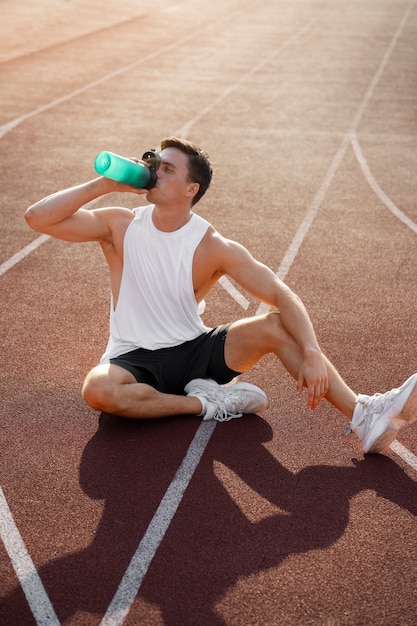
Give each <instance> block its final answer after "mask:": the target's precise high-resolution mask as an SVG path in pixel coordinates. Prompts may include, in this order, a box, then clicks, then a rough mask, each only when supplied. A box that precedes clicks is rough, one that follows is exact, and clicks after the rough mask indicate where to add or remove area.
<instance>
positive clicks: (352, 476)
mask: <svg viewBox="0 0 417 626" xmlns="http://www.w3.org/2000/svg"><path fill="white" fill-rule="evenodd" d="M107 4H108V6H106V3H104V4H103V3H100V7H98V6H96V3H94V2H93V1H92V0H90V3H88V2H81V1H78V2H75V1H74V2H71V3H66V2H63V1H59V0H55V1H52V0H50V1H47V0H42V1H40V2H37V3H36V6H32V5H33V3H29V2H28V0H18V1H15V2H14V3H13V6H9V7H7V8H6V9H4V8H2V12H3V13H4V15H3V16H2V18H1V20H0V41H1V42H2V43H1V44H0V46H1V48H0V62H1V65H0V69H1V71H0V85H1V93H2V105H3V106H2V107H1V111H0V135H1V140H0V145H1V163H2V167H1V171H0V176H1V187H0V188H1V194H2V202H1V211H2V237H1V248H0V255H1V256H0V281H1V289H2V303H3V306H2V308H1V336H2V355H3V366H2V374H1V397H2V406H1V409H0V411H1V413H0V415H1V418H0V419H1V422H0V425H1V431H0V432H1V457H0V487H1V489H2V491H1V492H0V495H1V498H0V524H1V525H0V535H1V538H2V539H3V541H0V592H1V593H0V595H1V599H0V624H2V625H3V624H4V625H5V626H6V625H7V626H11V625H13V626H15V625H16V626H26V625H28V626H29V625H33V624H38V625H41V624H42V625H43V624H63V625H64V624H65V625H66V626H67V625H71V626H75V625H77V626H90V625H91V626H93V625H96V624H103V625H106V624H107V625H109V624H111V625H112V626H115V625H116V624H122V623H124V624H126V625H135V626H136V625H145V626H154V625H155V626H156V625H158V626H159V625H162V624H166V625H174V626H177V625H178V626H188V625H198V626H206V625H207V626H211V625H216V626H217V625H227V626H247V625H251V626H255V625H261V626H281V625H291V626H292V625H302V626H305V625H326V626H333V625H337V626H339V625H355V626H356V625H365V624H366V625H369V624H372V625H378V626H379V625H387V626H392V625H401V626H405V625H415V624H417V611H416V606H417V591H416V590H417V540H416V537H417V522H416V515H417V485H416V480H417V458H416V456H415V455H416V454H417V426H415V425H414V426H411V427H409V428H408V429H405V430H403V431H401V433H400V435H399V443H400V445H399V446H396V447H394V449H393V450H390V451H389V452H388V453H387V454H386V455H384V456H377V457H367V458H364V456H363V454H362V453H361V448H360V444H359V442H358V441H357V439H356V438H355V437H354V436H353V435H352V436H351V437H346V436H345V434H344V425H345V424H344V421H343V420H341V419H340V416H339V415H338V414H337V412H336V411H335V410H334V409H333V408H332V407H330V406H325V405H324V404H323V406H321V407H319V409H317V411H315V412H314V413H309V412H308V411H307V410H306V408H305V406H304V401H300V399H299V398H297V397H296V395H295V385H294V383H293V382H292V381H291V380H290V379H289V377H288V376H287V374H286V373H285V372H284V371H283V368H282V367H281V366H280V365H279V364H276V363H275V362H274V361H273V359H272V358H267V359H265V360H264V361H263V362H262V363H261V364H259V365H258V366H257V367H256V368H255V369H254V370H253V371H252V372H251V373H250V374H248V375H247V376H246V379H247V380H250V381H251V382H254V383H255V384H258V385H260V386H261V387H262V388H263V389H265V391H266V392H267V393H268V395H269V396H270V399H271V407H270V409H269V410H268V411H267V412H266V413H265V414H263V415H259V416H247V417H245V418H244V419H241V420H234V421H232V422H230V423H227V424H219V425H217V426H216V427H215V429H214V427H213V424H210V423H208V424H203V425H201V424H200V421H199V420H198V419H194V418H185V417H184V418H183V417H179V418H176V419H163V420H160V421H156V422H155V421H152V422H127V421H123V420H119V419H115V418H112V417H110V416H106V415H102V416H98V415H97V414H95V413H94V412H93V411H92V410H90V409H89V408H88V407H86V406H85V404H84V403H83V401H82V399H81V395H80V387H81V384H82V381H83V378H84V376H85V374H86V373H87V372H88V370H89V369H90V367H92V366H93V365H94V364H95V363H96V362H97V361H98V359H99V357H100V355H101V353H102V351H103V350H104V347H105V344H106V340H107V328H108V315H107V314H108V306H109V305H108V292H109V287H108V277H107V272H106V267H105V264H104V261H103V259H102V257H101V255H100V251H99V249H98V247H97V246H95V245H74V244H66V243H64V242H60V241H56V240H52V239H48V240H47V241H43V240H38V238H37V237H38V236H37V235H36V233H33V232H32V231H30V230H29V229H28V227H27V226H26V224H25V222H24V220H23V212H24V210H25V208H26V207H27V206H28V205H30V204H31V203H33V202H35V201H36V200H38V199H39V198H41V197H42V196H44V195H46V194H48V193H51V192H53V191H56V190H58V189H60V188H63V187H66V186H69V185H72V184H76V183H77V182H81V181H84V180H87V179H88V178H90V177H93V176H94V170H93V161H94V157H95V155H96V154H97V153H98V152H99V151H101V150H112V151H114V152H119V153H122V154H126V155H128V156H130V155H141V154H142V152H143V151H144V150H146V149H149V148H151V147H154V146H156V145H157V144H158V142H159V140H160V139H161V138H162V137H164V136H166V135H170V134H181V135H182V136H187V137H188V138H189V139H192V140H194V141H196V142H197V143H199V144H200V145H202V146H203V147H204V148H205V149H207V150H208V152H209V153H210V155H211V156H212V159H213V160H214V162H215V166H216V173H215V180H214V183H213V187H212V189H211V190H210V192H209V194H208V195H207V197H206V198H205V199H204V200H203V201H202V202H201V205H198V209H199V212H201V214H202V215H203V216H204V217H205V218H207V219H209V220H210V221H211V222H212V223H213V224H214V225H215V226H216V227H217V228H218V229H219V230H220V231H221V232H222V233H223V234H225V235H226V236H229V237H230V238H234V239H238V240H240V241H242V243H244V244H245V245H246V246H247V247H248V248H249V249H250V250H251V251H252V252H253V253H254V254H255V255H256V256H257V257H258V258H260V259H261V260H263V261H264V262H265V263H267V264H268V265H270V266H271V267H272V268H273V269H274V270H276V271H277V272H278V274H279V275H280V276H281V277H282V278H285V279H286V281H287V282H288V284H289V285H290V286H291V287H292V288H293V289H294V290H295V291H296V292H297V293H298V294H299V295H300V296H301V297H302V299H303V300H304V302H305V303H306V305H307V307H308V309H309V311H310V314H311V317H312V319H313V321H314V324H315V326H316V329H317V334H318V336H319V338H320V342H321V344H322V347H323V349H324V350H325V352H326V353H327V354H328V355H329V356H330V358H331V359H332V360H333V362H334V363H335V365H336V366H337V367H338V368H339V370H340V371H341V372H342V374H343V375H344V377H345V378H346V380H347V382H348V383H349V384H350V385H351V386H352V387H353V388H354V389H355V390H357V391H358V392H362V393H373V392H375V391H385V390H387V389H389V388H391V387H393V386H397V385H398V384H400V383H401V382H402V381H403V380H404V379H405V378H407V377H408V376H409V374H411V373H412V372H413V371H415V370H417V358H416V354H417V353H416V339H417V331H416V323H415V317H416V315H415V313H416V287H417V279H416V241H417V239H416V237H417V209H416V206H417V204H416V196H417V194H416V185H415V179H416V178H415V172H416V168H417V139H416V137H417V133H416V116H415V101H416V84H417V80H416V79H417V66H416V49H417V43H416V42H417V3H416V2H414V1H411V2H408V1H405V0H404V1H402V0H378V2H376V1H375V0H361V2H357V1H354V0H352V1H349V0H348V1H346V0H345V1H343V2H342V1H341V0H340V1H331V0H324V1H322V2H315V1H313V0H311V1H304V2H299V1H296V2H295V1H294V0H287V1H284V0H283V1H281V0H274V1H272V0H270V1H268V0H260V1H258V2H255V1H250V0H248V1H247V2H245V3H244V4H242V3H241V2H238V1H237V0H226V2H218V0H213V1H212V2H211V3H206V2H202V1H200V0H196V1H195V0H193V1H191V0H184V2H179V3H177V4H176V3H175V2H171V1H170V0H168V1H167V2H165V3H157V2H154V3H153V4H149V3H146V2H144V1H143V0H138V1H137V2H134V1H133V0H126V1H125V2H124V3H123V5H121V8H120V7H119V6H113V4H111V3H107ZM90 5H91V6H90ZM9 123H10V125H8V124H9ZM137 202H138V199H137V197H136V196H132V197H130V196H123V198H106V199H105V203H106V204H116V203H124V204H125V203H130V205H129V206H134V204H135V203H137ZM31 242H37V243H40V242H41V245H39V246H38V247H36V249H34V250H33V251H31V252H30V253H28V254H26V252H28V250H26V249H25V246H27V245H28V244H30V243H31ZM22 251H23V252H22ZM14 255H18V256H14ZM244 298H247V302H246V303H245V300H244ZM243 307H246V308H243ZM257 310H258V304H257V303H256V302H254V301H253V300H251V298H250V297H249V296H248V295H247V294H240V298H238V299H236V297H235V296H233V293H232V292H231V290H230V285H229V284H227V283H224V284H223V285H218V286H216V288H215V289H214V291H213V293H212V294H211V296H210V297H209V299H208V309H207V313H206V317H205V321H206V323H207V324H209V325H210V324H211V325H215V324H218V323H223V322H227V321H229V320H233V319H237V318H239V317H242V316H245V315H250V314H254V313H255V312H256V311H257ZM195 437H196V438H195ZM190 444H191V450H189V446H190ZM205 444H207V447H205V448H204V446H205ZM187 450H188V451H189V452H188V455H187ZM186 455H187V456H186ZM179 468H180V470H179ZM178 470H179V471H178ZM193 472H194V473H193ZM183 492H184V493H183ZM126 572H127V573H128V576H127V578H126V577H125V578H123V577H124V575H125V573H126ZM24 591H25V593H26V596H27V597H25V593H24ZM31 594H32V595H31ZM112 600H113V603H112ZM111 603H112V604H111ZM113 609H114V610H113Z"/></svg>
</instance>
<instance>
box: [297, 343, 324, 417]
mask: <svg viewBox="0 0 417 626" xmlns="http://www.w3.org/2000/svg"><path fill="white" fill-rule="evenodd" d="M304 387H306V388H307V407H308V408H309V409H312V410H313V409H315V408H316V407H317V406H318V405H319V403H320V402H321V400H323V398H324V397H325V396H326V394H327V392H328V390H329V379H328V374H327V367H326V363H325V361H324V358H323V356H322V354H321V353H319V352H309V353H308V354H306V355H305V356H304V361H303V363H302V365H301V368H300V372H299V375H298V382H297V394H298V395H299V396H300V395H301V394H302V392H303V388H304Z"/></svg>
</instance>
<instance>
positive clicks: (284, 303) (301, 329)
mask: <svg viewBox="0 0 417 626" xmlns="http://www.w3.org/2000/svg"><path fill="white" fill-rule="evenodd" d="M215 236H218V235H217V234H216V235H215ZM220 239H223V238H220ZM220 248H221V249H222V252H221V257H222V267H221V271H222V272H223V273H225V274H227V275H228V276H230V277H231V278H232V279H233V280H235V281H236V282H237V283H238V284H239V285H240V286H241V287H243V288H244V289H246V291H248V292H249V293H250V294H252V295H253V296H254V297H255V298H257V299H258V300H260V301H261V302H264V303H265V304H268V305H269V306H271V307H273V308H275V309H277V310H278V311H279V312H280V316H281V322H282V324H283V326H284V328H285V329H286V330H287V332H288V333H289V334H290V335H291V336H292V337H293V339H295V341H296V342H297V344H298V345H299V347H300V348H301V351H302V353H303V357H304V361H303V365H302V367H301V370H300V374H299V378H298V384H297V392H298V394H301V393H302V390H303V387H304V385H305V386H306V387H307V390H308V399H307V402H308V406H309V407H310V408H315V407H316V406H317V405H318V404H319V402H320V400H321V399H322V398H323V397H324V396H325V395H326V393H327V391H328V376H327V367H326V364H325V360H324V357H323V354H322V352H321V349H320V346H319V343H318V341H317V337H316V334H315V331H314V328H313V324H312V322H311V320H310V317H309V315H308V313H307V310H306V308H305V306H304V304H303V302H302V301H301V299H300V298H299V297H298V296H297V295H296V294H295V293H294V292H293V291H292V290H291V289H290V288H289V287H288V286H287V285H286V284H285V283H284V282H283V281H281V280H280V279H279V278H278V276H277V275H276V274H275V273H274V272H273V271H272V270H271V269H270V268H269V267H267V266H266V265H264V264H263V263H261V262H259V261H257V260H256V259H255V258H254V257H253V256H252V255H251V254H250V253H249V252H248V250H246V248H244V247H243V246H241V245H240V244H238V243H236V242H234V241H229V240H224V239H223V242H222V244H220ZM318 390H320V391H319V393H318Z"/></svg>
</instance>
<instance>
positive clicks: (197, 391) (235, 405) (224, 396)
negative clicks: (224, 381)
mask: <svg viewBox="0 0 417 626" xmlns="http://www.w3.org/2000/svg"><path fill="white" fill-rule="evenodd" d="M184 391H185V393H186V394H187V396H196V397H197V398H199V399H200V400H201V401H203V402H204V405H205V408H206V412H205V414H204V416H203V420H211V419H214V420H217V421H218V422H228V421H229V420H231V419H233V418H235V417H242V415H243V413H258V412H259V411H265V410H266V409H267V408H268V396H267V395H266V393H265V392H264V391H262V389H259V387H256V386H255V385H251V384H250V383H234V384H233V385H230V387H222V386H221V385H219V384H218V383H216V381H214V380H211V379H210V378H195V379H194V380H191V381H190V382H189V383H188V384H187V385H186V386H185V389H184Z"/></svg>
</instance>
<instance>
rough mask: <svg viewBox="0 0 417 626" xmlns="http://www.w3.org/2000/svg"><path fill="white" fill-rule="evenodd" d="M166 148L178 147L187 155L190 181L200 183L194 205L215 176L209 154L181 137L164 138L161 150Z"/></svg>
mask: <svg viewBox="0 0 417 626" xmlns="http://www.w3.org/2000/svg"><path fill="white" fill-rule="evenodd" d="M166 148H176V149H177V150H180V151H181V152H183V153H184V154H185V155H186V156H187V160H188V177H189V181H190V182H193V183H198V185H199V188H198V191H197V193H196V194H195V196H194V197H193V199H192V205H191V206H194V205H195V204H197V202H198V201H199V200H200V199H201V198H202V197H203V196H204V194H205V193H206V191H207V189H208V188H209V186H210V182H211V178H212V176H213V168H212V165H211V163H210V159H209V157H208V154H206V153H205V152H204V151H203V150H201V148H199V147H198V146H197V145H195V144H194V143H192V142H191V141H187V140H186V139H179V138H178V137H167V138H166V139H163V140H162V141H161V152H162V150H165V149H166Z"/></svg>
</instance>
